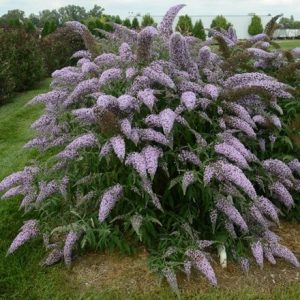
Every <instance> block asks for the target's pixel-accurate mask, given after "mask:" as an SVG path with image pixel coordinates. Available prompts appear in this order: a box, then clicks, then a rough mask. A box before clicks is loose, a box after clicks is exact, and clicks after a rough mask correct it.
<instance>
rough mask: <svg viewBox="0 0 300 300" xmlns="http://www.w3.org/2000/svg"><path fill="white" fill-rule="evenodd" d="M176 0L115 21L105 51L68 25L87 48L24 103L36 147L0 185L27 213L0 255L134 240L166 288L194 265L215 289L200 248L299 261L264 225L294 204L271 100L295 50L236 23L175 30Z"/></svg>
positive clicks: (295, 186) (50, 259) (52, 257)
mask: <svg viewBox="0 0 300 300" xmlns="http://www.w3.org/2000/svg"><path fill="white" fill-rule="evenodd" d="M183 7H184V5H177V6H174V7H172V8H170V10H169V11H168V12H167V13H166V15H165V17H164V18H163V20H162V22H161V24H159V26H158V27H157V28H155V27H152V26H149V27H146V28H144V29H142V30H141V31H140V32H135V31H133V30H131V29H128V28H126V27H124V26H122V25H118V24H114V25H113V27H114V32H113V33H111V34H107V35H106V38H109V39H110V41H109V42H110V43H112V44H113V47H111V48H112V50H111V53H108V52H106V53H101V52H100V51H99V49H101V47H97V42H96V40H95V39H94V38H93V37H92V35H91V34H90V33H89V31H88V29H87V28H86V27H85V26H84V25H82V24H80V23H78V22H68V24H67V26H69V27H71V28H73V30H75V31H77V32H79V33H80V34H81V35H82V37H83V38H84V41H85V44H86V48H87V49H88V50H84V51H79V52H76V53H75V54H74V55H73V59H77V60H78V61H77V65H76V66H74V67H66V68H63V69H61V70H57V71H55V72H54V73H53V74H52V78H53V80H52V83H51V87H50V88H51V90H50V91H49V92H48V93H45V94H42V95H39V96H37V97H35V98H34V99H33V100H32V101H31V102H30V103H29V104H30V105H33V104H35V103H43V104H44V105H45V109H44V114H43V115H42V116H41V117H40V118H39V119H38V120H37V121H36V122H34V123H33V125H32V128H34V129H35V130H36V132H37V135H36V137H35V138H34V139H32V140H31V141H29V142H28V143H27V144H26V145H25V147H34V148H37V149H38V151H40V152H41V155H40V157H38V158H37V159H36V161H35V162H34V165H31V166H27V167H25V169H24V170H23V171H18V172H16V173H14V174H12V175H9V176H8V177H6V178H4V179H2V181H1V182H0V192H3V195H2V199H5V200H6V199H9V198H12V197H14V196H16V195H20V196H21V197H23V199H22V200H21V204H20V208H22V209H25V212H26V213H27V212H30V214H31V215H32V214H36V219H37V221H35V220H30V221H28V223H26V224H25V225H24V226H23V227H22V228H21V231H20V233H19V234H18V235H17V237H16V239H15V240H14V241H13V243H12V245H11V247H10V248H9V251H8V253H12V252H14V251H15V250H16V249H17V248H18V247H20V246H21V245H23V244H24V243H25V242H26V241H27V240H30V239H31V238H33V237H35V236H38V235H39V234H47V235H48V236H49V238H48V239H49V241H50V242H49V243H51V244H52V245H54V246H53V247H52V248H51V249H50V248H49V247H48V248H47V247H46V248H47V249H48V250H50V251H49V253H48V255H47V256H46V258H45V260H44V261H43V265H51V264H54V263H57V262H59V261H60V260H64V261H65V264H66V265H68V266H69V265H70V264H71V262H72V260H73V259H74V257H75V256H76V255H74V254H75V253H76V249H78V247H77V245H80V246H81V247H82V248H88V249H91V248H94V249H101V250H106V249H115V248H117V249H121V250H124V249H130V247H135V246H136V245H137V243H142V244H143V245H144V246H145V247H146V248H147V249H148V250H149V252H150V262H151V264H150V265H151V267H152V268H153V269H155V270H157V271H158V272H159V273H160V274H161V275H163V276H164V277H165V278H166V280H167V282H168V283H169V284H170V286H171V287H172V289H173V290H174V292H175V293H176V294H177V295H179V288H178V284H177V280H176V271H178V270H184V271H185V273H186V274H187V276H188V278H189V277H190V274H191V269H192V268H194V269H195V270H197V271H199V272H200V273H202V274H203V275H204V277H205V278H206V279H207V280H208V281H209V282H210V283H211V284H212V285H214V286H215V285H217V278H216V275H215V272H214V265H215V262H214V260H213V259H212V257H211V256H214V255H215V253H216V250H217V249H221V248H222V249H223V250H224V249H225V250H224V251H225V253H227V252H228V253H233V254H234V255H232V257H233V259H235V260H236V261H237V262H238V263H239V264H240V265H241V268H242V270H243V271H244V272H248V270H249V267H250V262H251V261H256V262H257V264H258V265H259V267H261V268H262V267H263V264H264V261H263V258H264V257H265V258H266V259H267V260H268V261H269V262H270V263H272V264H273V263H275V262H276V258H277V257H279V258H282V259H285V260H286V261H288V262H290V263H291V264H292V265H294V266H296V267H298V266H299V262H298V259H297V257H296V256H295V255H294V254H293V253H292V251H291V250H289V249H288V248H286V247H284V246H282V245H281V244H280V239H279V237H278V236H277V235H276V234H275V233H274V232H273V229H274V226H276V225H278V224H279V221H280V220H279V215H281V214H282V212H288V211H289V210H290V209H291V208H293V207H294V206H295V205H297V201H296V198H295V195H296V192H297V190H298V192H299V182H300V181H299V180H300V163H299V160H298V159H299V157H296V155H295V156H294V157H291V158H290V159H287V158H283V156H282V155H281V152H282V151H281V150H276V149H277V148H276V145H277V142H278V140H280V139H281V138H282V137H284V132H285V125H286V124H285V122H286V119H285V116H284V114H282V112H283V109H282V106H283V105H284V103H285V102H287V101H290V99H291V98H292V97H293V95H294V93H295V89H294V88H293V87H291V86H289V85H288V84H287V83H285V82H281V81H280V80H278V79H276V78H275V77H274V74H275V75H276V74H280V72H283V71H284V68H287V67H290V64H291V63H292V61H289V60H288V58H289V59H290V60H291V59H294V57H296V56H297V55H298V53H299V50H298V49H294V50H292V51H291V55H290V56H288V55H285V56H284V55H280V53H281V50H278V49H277V50H274V51H272V50H270V49H271V48H270V47H268V45H267V44H268V41H269V37H268V35H267V34H259V35H257V36H254V37H252V38H251V39H249V40H247V41H238V40H237V37H236V34H235V31H234V30H233V28H229V29H228V30H227V31H226V30H220V31H218V30H215V29H212V30H210V33H211V39H210V40H209V41H208V42H206V43H202V44H201V43H198V42H190V41H189V39H187V38H186V37H184V36H182V35H181V34H180V33H179V32H173V29H172V28H173V21H174V19H175V17H176V15H177V13H178V12H179V11H180V9H182V8H183ZM101 43H107V41H106V40H102V41H101ZM211 43H215V44H217V45H219V46H220V47H219V49H216V47H210V44H211ZM262 43H266V44H262ZM262 45H263V46H262ZM195 47H196V48H195ZM237 50H238V51H237ZM241 57H243V59H241ZM269 70H271V71H269ZM276 72H278V73H276ZM276 151H277V152H276ZM43 152H46V154H47V155H46V158H43ZM280 158H282V159H280ZM294 198H295V199H294ZM6 201H7V200H6ZM49 243H48V244H49ZM168 249H172V251H167V250H168ZM237 249H238V252H237ZM224 251H223V252H224ZM73 252H74V253H73ZM166 253H168V255H165V254H166Z"/></svg>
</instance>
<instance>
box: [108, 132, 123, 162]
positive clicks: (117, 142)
mask: <svg viewBox="0 0 300 300" xmlns="http://www.w3.org/2000/svg"><path fill="white" fill-rule="evenodd" d="M109 141H110V143H111V145H112V147H113V150H114V152H115V153H116V155H117V157H118V158H119V159H120V161H123V160H124V158H125V141H124V139H123V138H122V137H121V136H120V135H117V136H114V137H112V138H111V139H110V140H109Z"/></svg>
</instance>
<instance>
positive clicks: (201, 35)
mask: <svg viewBox="0 0 300 300" xmlns="http://www.w3.org/2000/svg"><path fill="white" fill-rule="evenodd" d="M192 33H193V36H195V37H197V38H198V39H201V40H202V41H205V40H206V33H205V30H204V27H203V24H202V21H201V20H198V21H197V22H196V23H195V25H194V28H193V31H192Z"/></svg>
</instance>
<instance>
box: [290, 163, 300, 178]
mask: <svg viewBox="0 0 300 300" xmlns="http://www.w3.org/2000/svg"><path fill="white" fill-rule="evenodd" d="M288 166H289V168H290V169H291V170H292V172H294V173H295V174H297V175H298V176H300V161H299V160H298V159H294V160H292V161H290V162H289V163H288Z"/></svg>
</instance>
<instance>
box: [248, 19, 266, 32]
mask: <svg viewBox="0 0 300 300" xmlns="http://www.w3.org/2000/svg"><path fill="white" fill-rule="evenodd" d="M263 30H264V28H263V26H262V23H261V18H260V17H259V16H253V17H252V19H251V23H250V25H249V27H248V33H249V34H250V35H256V34H259V33H262V32H263Z"/></svg>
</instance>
